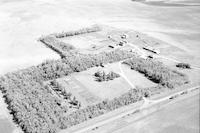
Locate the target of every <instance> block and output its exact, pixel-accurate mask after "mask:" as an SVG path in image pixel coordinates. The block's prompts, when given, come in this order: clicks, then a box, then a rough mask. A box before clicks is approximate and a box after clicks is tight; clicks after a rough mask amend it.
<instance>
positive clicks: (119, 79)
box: [0, 25, 190, 132]
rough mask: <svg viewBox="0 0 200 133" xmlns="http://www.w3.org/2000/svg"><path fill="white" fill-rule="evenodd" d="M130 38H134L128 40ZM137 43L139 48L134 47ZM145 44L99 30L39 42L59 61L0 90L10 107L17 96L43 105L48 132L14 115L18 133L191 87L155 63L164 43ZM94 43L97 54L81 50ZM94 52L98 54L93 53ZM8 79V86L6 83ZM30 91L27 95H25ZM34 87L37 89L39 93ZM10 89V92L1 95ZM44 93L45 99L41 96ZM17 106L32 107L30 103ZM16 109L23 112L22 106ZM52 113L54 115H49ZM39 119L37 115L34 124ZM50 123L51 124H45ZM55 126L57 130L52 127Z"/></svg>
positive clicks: (77, 121)
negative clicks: (46, 111)
mask: <svg viewBox="0 0 200 133" xmlns="http://www.w3.org/2000/svg"><path fill="white" fill-rule="evenodd" d="M98 33H101V34H104V35H105V36H106V37H107V40H109V41H111V42H112V43H111V44H110V43H108V42H106V41H105V40H104V39H105V38H106V37H105V38H101V37H100V38H101V39H96V38H95V37H91V36H95V35H96V34H98ZM131 36H134V37H133V38H130V37H131ZM68 37H70V38H71V42H68V41H67V42H64V41H63V40H62V38H68ZM73 37H74V38H75V42H76V39H77V38H78V40H80V41H81V42H77V44H79V43H80V44H81V45H80V44H79V45H77V44H75V45H74V44H73V41H72V40H73ZM140 37H141V38H143V39H141V38H140ZM145 37H146V38H145ZM81 38H82V39H81ZM138 38H139V41H140V43H138V42H137V41H138ZM144 38H145V39H144ZM148 39H149V37H148V36H146V35H144V34H142V35H139V34H138V33H137V32H134V31H131V32H127V31H126V30H123V29H117V28H113V27H107V26H102V25H101V27H100V26H98V25H93V26H91V27H86V28H82V29H78V30H74V31H67V32H62V33H52V34H50V35H47V36H42V37H40V38H39V41H41V42H42V43H43V44H44V45H46V46H47V47H48V48H50V49H52V50H53V51H55V52H57V53H58V54H59V55H60V56H61V59H59V60H47V61H45V62H43V63H41V64H39V65H37V66H33V67H30V68H27V69H25V70H22V73H21V72H20V71H19V72H18V71H17V72H16V74H15V73H8V74H7V75H5V76H4V77H2V78H1V80H0V83H1V84H0V85H1V86H0V87H1V89H2V90H3V91H2V92H4V93H5V95H6V98H7V99H9V101H13V100H14V99H15V98H19V97H9V95H13V94H12V93H14V92H15V91H17V90H19V91H17V93H19V95H24V97H25V98H26V97H28V98H29V97H30V98H29V99H32V98H34V99H35V100H36V101H37V102H38V103H39V104H41V101H43V103H42V104H43V105H45V106H42V108H41V107H40V106H37V108H38V110H43V108H45V110H48V111H49V112H48V114H51V115H48V116H45V118H44V119H45V120H46V124H47V125H48V126H51V128H52V129H51V128H44V129H43V127H41V126H37V125H35V124H36V123H27V122H26V121H24V120H23V119H22V118H23V117H20V116H15V115H14V119H16V121H18V122H19V124H20V125H22V130H25V132H29V131H31V130H32V129H31V128H30V124H31V125H32V124H33V126H34V127H35V128H34V130H36V131H35V132H49V131H50V130H53V131H57V130H62V129H67V128H70V127H72V126H76V125H78V124H80V123H82V122H84V121H87V120H90V119H92V118H95V117H98V116H100V115H103V114H106V113H108V112H111V111H113V110H116V109H118V108H120V107H123V106H127V105H130V104H133V103H135V102H138V101H141V100H142V98H143V97H150V96H151V93H153V94H156V93H155V90H156V91H158V92H162V89H163V88H167V89H168V90H170V89H175V88H177V87H179V86H184V85H187V84H189V83H190V81H189V79H188V75H187V74H183V73H181V72H180V71H179V70H178V69H176V70H173V69H171V68H170V67H169V68H168V67H167V65H165V64H163V63H161V62H159V59H158V58H159V57H162V56H163V55H162V51H161V53H160V50H159V48H161V47H165V45H166V44H164V46H162V43H156V42H155V40H154V41H148ZM93 40H94V42H96V43H98V42H101V43H99V44H98V45H99V46H98V45H96V46H98V47H100V50H99V49H95V48H93V47H90V45H87V46H86V45H84V43H86V44H87V43H88V44H90V43H91V42H90V41H93ZM102 40H104V41H102ZM82 42H83V43H82ZM106 43H108V44H106ZM148 44H149V45H148ZM154 44H155V47H154V46H153V45H154ZM82 45H83V46H82ZM101 45H102V46H101ZM92 49H93V50H94V51H98V52H91V51H93V50H92ZM102 49H103V50H102ZM85 51H90V52H89V53H88V52H85ZM149 54H150V55H151V56H150V55H149ZM154 57H156V58H155V59H154ZM10 77H12V78H11V79H12V80H9V79H10ZM19 77H20V78H19ZM23 79H26V80H25V81H26V82H27V83H26V85H27V87H23V89H22V90H21V87H20V86H23V85H24V84H21V83H22V81H21V80H23ZM15 80H20V82H18V84H19V85H16V84H15ZM23 81H24V80H23ZM13 82H14V83H13ZM14 86H15V87H14ZM32 86H34V87H32ZM29 87H31V89H28V88H29ZM38 87H40V88H41V89H39V90H38V89H37V88H38ZM8 88H11V89H12V90H13V91H5V90H7V89H8ZM16 88H17V89H16ZM26 91H30V93H26ZM35 91H40V92H38V93H37V95H38V97H39V99H37V98H36V97H35V93H34V92H35ZM44 93H45V97H41V96H39V95H43V94H44ZM157 94H159V93H157ZM22 98H23V97H22ZM49 99H51V100H49ZM18 101H19V102H28V103H27V104H34V102H33V101H32V100H28V101H21V100H18ZM9 104H13V103H12V102H11V103H9ZM20 105H21V106H26V103H25V104H24V103H20ZM49 105H50V106H49ZM14 106H15V105H14ZM50 107H51V108H52V109H53V110H49V108H50ZM30 108H34V107H33V106H32V107H30ZM23 109H24V108H23V107H22V108H13V105H12V108H11V111H14V112H15V111H17V112H19V113H21V111H20V110H23ZM25 110H26V109H25ZM26 111H27V110H26ZM27 113H28V111H27ZM32 113H34V112H32ZM28 114H29V113H28ZM41 114H43V115H45V112H42V111H41ZM39 115H40V114H38V115H36V116H37V117H38V122H39V119H40V118H39ZM48 119H54V120H53V121H48ZM54 121H56V124H58V125H59V127H54V126H55V122H54Z"/></svg>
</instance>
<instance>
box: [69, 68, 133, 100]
mask: <svg viewBox="0 0 200 133" xmlns="http://www.w3.org/2000/svg"><path fill="white" fill-rule="evenodd" d="M98 70H99V68H97V67H95V68H92V69H89V70H88V71H84V72H80V73H78V74H74V75H73V76H74V78H76V79H77V80H78V81H79V82H81V83H82V84H83V85H84V86H85V87H86V88H87V89H88V91H90V92H92V93H93V94H94V95H96V96H98V97H100V98H101V99H102V100H103V99H112V98H115V97H118V96H120V95H121V94H123V93H125V92H127V91H128V90H129V89H131V86H130V85H129V84H128V83H127V82H126V81H125V80H124V79H123V78H122V77H119V78H116V79H114V80H110V81H105V82H97V81H95V78H94V77H93V74H94V73H95V72H96V71H98Z"/></svg>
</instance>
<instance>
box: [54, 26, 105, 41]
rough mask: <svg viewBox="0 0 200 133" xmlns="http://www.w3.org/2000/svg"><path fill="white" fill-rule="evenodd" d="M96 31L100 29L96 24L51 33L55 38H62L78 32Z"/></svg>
mask: <svg viewBox="0 0 200 133" xmlns="http://www.w3.org/2000/svg"><path fill="white" fill-rule="evenodd" d="M97 31H101V27H100V26H98V25H92V26H91V27H87V28H82V29H79V30H75V31H68V32H62V33H53V34H51V35H53V36H55V37H56V38H63V37H69V36H75V35H80V34H85V33H91V32H97Z"/></svg>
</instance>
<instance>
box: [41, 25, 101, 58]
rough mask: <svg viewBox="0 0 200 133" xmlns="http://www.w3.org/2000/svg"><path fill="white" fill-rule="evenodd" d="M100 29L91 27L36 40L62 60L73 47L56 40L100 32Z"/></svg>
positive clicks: (95, 26) (94, 26)
mask: <svg viewBox="0 0 200 133" xmlns="http://www.w3.org/2000/svg"><path fill="white" fill-rule="evenodd" d="M100 30H101V28H100V27H99V26H97V25H93V26H92V27H88V28H82V29H79V30H76V31H69V32H62V33H54V34H51V35H48V36H42V37H40V38H39V39H38V40H39V41H41V42H42V43H44V44H45V45H46V46H47V47H49V48H51V49H52V50H54V51H55V52H57V53H58V54H59V55H60V56H61V57H62V58H64V57H65V56H66V54H68V51H70V50H74V49H75V47H74V46H73V45H71V44H69V43H65V42H62V41H59V40H58V39H57V38H63V37H68V36H74V35H80V34H85V33H91V32H97V31H100Z"/></svg>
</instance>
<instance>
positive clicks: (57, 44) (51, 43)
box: [39, 36, 75, 57]
mask: <svg viewBox="0 0 200 133" xmlns="http://www.w3.org/2000/svg"><path fill="white" fill-rule="evenodd" d="M39 40H40V41H41V42H42V43H44V44H45V45H46V46H47V47H49V48H51V49H52V50H54V51H55V52H57V53H58V54H59V55H60V56H61V57H65V53H66V52H68V51H70V50H73V49H75V47H74V46H73V45H71V44H69V43H65V42H62V41H59V40H58V39H56V38H55V37H54V36H46V37H41V38H40V39H39Z"/></svg>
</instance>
